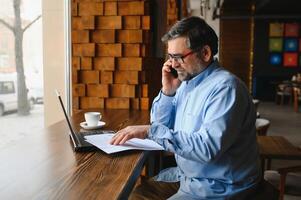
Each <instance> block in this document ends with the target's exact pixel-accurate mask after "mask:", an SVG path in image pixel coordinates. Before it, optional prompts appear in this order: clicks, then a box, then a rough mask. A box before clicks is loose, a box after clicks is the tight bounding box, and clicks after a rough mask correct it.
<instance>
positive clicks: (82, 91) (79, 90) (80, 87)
mask: <svg viewBox="0 0 301 200" xmlns="http://www.w3.org/2000/svg"><path fill="white" fill-rule="evenodd" d="M72 89H73V90H72V96H73V97H83V96H85V95H86V87H85V84H74V85H73V87H72Z"/></svg>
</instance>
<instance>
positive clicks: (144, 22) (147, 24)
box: [141, 16, 150, 30]
mask: <svg viewBox="0 0 301 200" xmlns="http://www.w3.org/2000/svg"><path fill="white" fill-rule="evenodd" d="M141 18H142V23H141V25H142V29H143V30H150V16H141Z"/></svg>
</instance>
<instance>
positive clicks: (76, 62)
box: [72, 57, 80, 70]
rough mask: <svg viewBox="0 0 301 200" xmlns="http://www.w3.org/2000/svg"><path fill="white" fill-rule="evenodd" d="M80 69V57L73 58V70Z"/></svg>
mask: <svg viewBox="0 0 301 200" xmlns="http://www.w3.org/2000/svg"><path fill="white" fill-rule="evenodd" d="M79 69H80V57H72V70H79Z"/></svg>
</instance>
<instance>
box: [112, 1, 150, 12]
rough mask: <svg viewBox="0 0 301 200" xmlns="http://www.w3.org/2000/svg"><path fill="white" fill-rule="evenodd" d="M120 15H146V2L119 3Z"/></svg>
mask: <svg viewBox="0 0 301 200" xmlns="http://www.w3.org/2000/svg"><path fill="white" fill-rule="evenodd" d="M118 15H144V1H129V2H118Z"/></svg>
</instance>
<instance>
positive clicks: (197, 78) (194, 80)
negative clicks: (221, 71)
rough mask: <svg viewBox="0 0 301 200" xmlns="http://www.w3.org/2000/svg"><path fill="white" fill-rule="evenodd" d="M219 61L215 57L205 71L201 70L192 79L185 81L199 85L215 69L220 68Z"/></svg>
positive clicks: (189, 84) (190, 84)
mask: <svg viewBox="0 0 301 200" xmlns="http://www.w3.org/2000/svg"><path fill="white" fill-rule="evenodd" d="M219 67H220V66H219V62H218V60H217V59H215V60H214V61H213V62H212V63H211V64H209V65H208V66H207V67H206V68H205V69H204V70H203V71H201V72H200V73H199V74H198V75H197V76H195V77H193V78H192V79H191V80H188V81H185V82H186V84H187V86H193V87H195V86H197V85H198V84H199V83H200V82H202V81H203V80H204V79H206V77H208V76H209V75H210V74H211V73H212V72H213V71H214V70H215V69H217V68H219Z"/></svg>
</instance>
